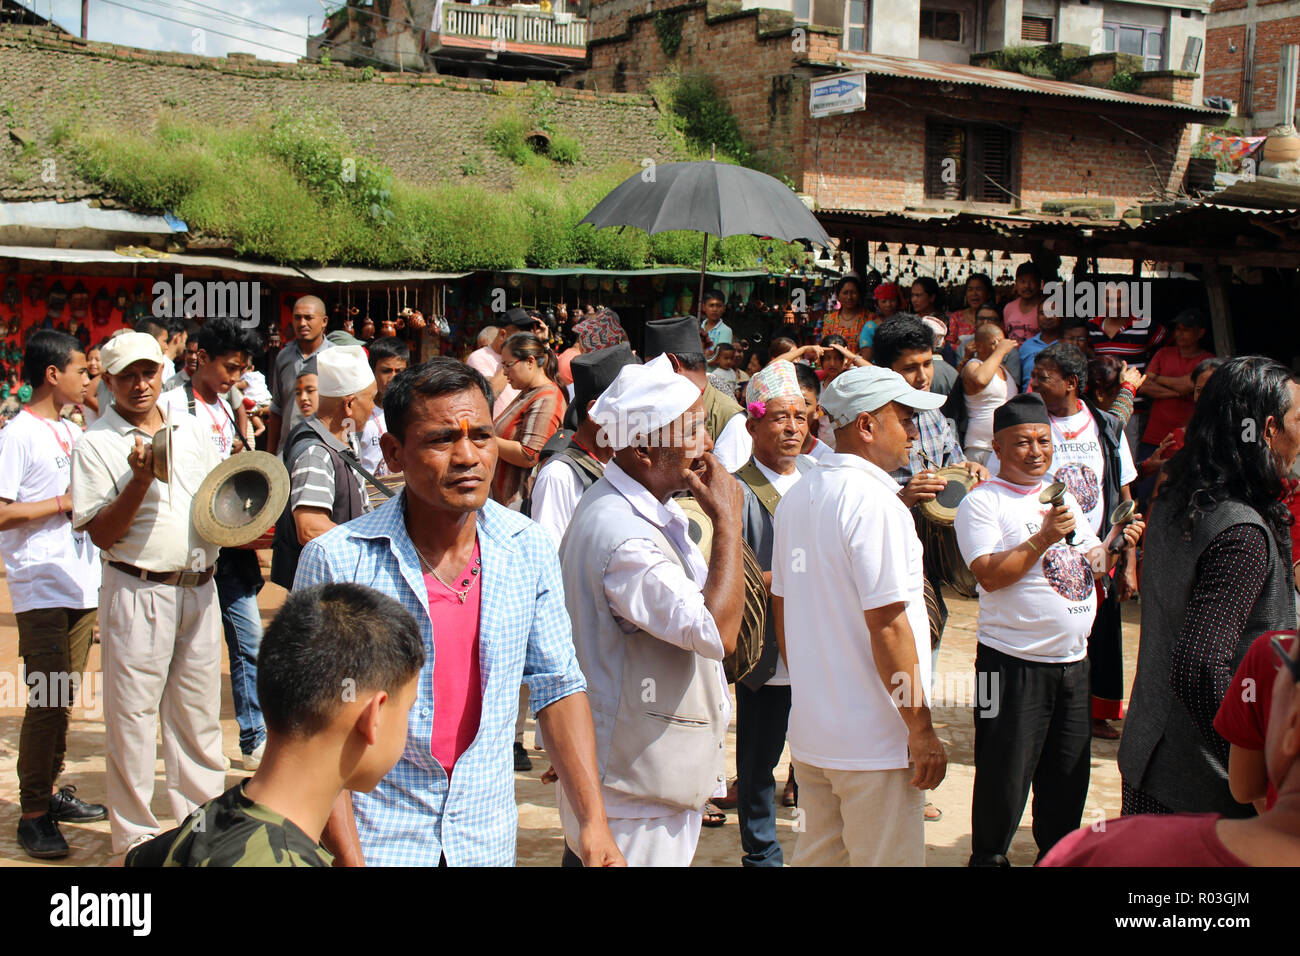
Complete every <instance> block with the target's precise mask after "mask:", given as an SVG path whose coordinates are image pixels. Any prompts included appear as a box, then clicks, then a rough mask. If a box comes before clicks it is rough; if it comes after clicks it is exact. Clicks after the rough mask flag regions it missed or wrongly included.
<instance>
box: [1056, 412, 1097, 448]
mask: <svg viewBox="0 0 1300 956" xmlns="http://www.w3.org/2000/svg"><path fill="white" fill-rule="evenodd" d="M1080 411H1082V403H1080V407H1079V408H1078V409H1076V410H1075V414H1076V415H1077V414H1079V412H1080ZM1058 421H1059V419H1058ZM1091 424H1092V416H1091V415H1089V416H1088V417H1087V418H1086V419H1085V420H1084V423H1083V424H1082V425H1080V426H1079V427H1078V428H1076V429H1075V430H1074V431H1068V430H1067V429H1066V428H1065V426H1064V425H1058V426H1057V427H1058V428H1060V430H1061V434H1062V435H1063V436H1064V437H1065V440H1066V441H1074V440H1075V439H1076V438H1078V437H1079V436H1080V435H1082V434H1083V433H1084V432H1086V431H1087V430H1088V426H1089V425H1091Z"/></svg>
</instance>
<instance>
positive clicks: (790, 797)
mask: <svg viewBox="0 0 1300 956" xmlns="http://www.w3.org/2000/svg"><path fill="white" fill-rule="evenodd" d="M798 802H799V786H798V784H796V783H795V782H794V768H793V767H791V768H790V775H789V776H788V777H786V778H785V789H784V790H783V791H782V792H781V806H783V807H793V806H797V805H798Z"/></svg>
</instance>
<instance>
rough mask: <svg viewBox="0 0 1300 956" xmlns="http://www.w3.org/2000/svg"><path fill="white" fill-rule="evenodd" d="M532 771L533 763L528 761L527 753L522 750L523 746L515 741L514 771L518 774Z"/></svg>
mask: <svg viewBox="0 0 1300 956" xmlns="http://www.w3.org/2000/svg"><path fill="white" fill-rule="evenodd" d="M532 769H533V762H532V761H531V760H529V759H528V751H527V750H525V749H524V745H523V744H521V743H520V742H519V741H517V740H516V741H515V770H516V771H517V772H519V773H524V772H525V771H527V770H532Z"/></svg>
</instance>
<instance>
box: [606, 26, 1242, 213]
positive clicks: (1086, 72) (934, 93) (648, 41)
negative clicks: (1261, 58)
mask: <svg viewBox="0 0 1300 956" xmlns="http://www.w3.org/2000/svg"><path fill="white" fill-rule="evenodd" d="M602 6H605V4H600V3H597V4H595V5H594V6H593V8H592V25H593V33H595V32H596V29H597V25H599V30H600V32H601V33H602V34H603V35H602V36H597V37H594V38H593V39H592V40H591V41H590V42H589V44H588V50H589V62H590V69H589V70H588V72H587V73H586V74H585V75H584V76H583V77H582V78H581V82H583V83H584V84H585V85H586V86H587V87H588V88H595V89H599V90H627V91H639V90H644V89H646V88H647V86H648V85H649V84H650V83H651V82H652V81H653V80H654V79H655V78H656V77H658V76H661V75H664V74H666V73H669V72H671V71H674V70H678V71H681V72H684V73H697V74H704V75H707V76H709V77H711V78H712V80H713V82H714V84H715V86H716V87H717V89H718V91H719V93H720V94H721V96H722V98H723V99H724V100H725V101H726V103H727V105H728V106H729V107H730V109H731V110H732V112H733V113H734V114H735V115H736V117H737V118H738V120H739V122H740V124H741V128H742V130H743V131H744V133H745V134H746V136H747V138H748V140H749V142H750V143H751V144H752V145H753V147H754V149H755V152H756V153H757V154H758V157H759V161H760V163H762V164H764V165H766V166H767V167H768V168H769V169H770V170H771V171H773V172H776V173H780V174H784V175H785V176H788V177H789V178H790V179H791V180H792V181H793V183H794V184H795V187H796V188H797V189H798V190H799V191H800V192H802V193H804V194H806V195H809V196H811V197H812V199H813V200H814V201H815V202H816V204H817V206H818V207H819V208H821V209H873V210H900V209H904V208H921V207H931V208H942V209H946V210H964V211H979V212H991V213H1008V212H1011V211H1013V210H1031V211H1037V210H1039V209H1041V208H1042V207H1043V205H1044V203H1048V204H1050V203H1051V202H1052V201H1054V200H1056V201H1060V200H1078V199H1085V200H1095V201H1096V208H1098V209H1101V210H1103V212H1106V211H1108V212H1109V215H1110V216H1111V217H1114V216H1116V215H1117V214H1118V213H1120V212H1122V211H1123V210H1125V209H1126V208H1129V207H1132V206H1135V205H1137V204H1138V203H1140V202H1143V201H1146V200H1152V199H1163V198H1168V197H1170V196H1173V195H1175V194H1177V193H1178V192H1179V191H1180V188H1181V184H1182V179H1183V175H1184V172H1185V170H1186V165H1187V159H1188V156H1189V153H1190V148H1191V143H1192V133H1193V124H1198V123H1204V122H1207V121H1208V122H1217V121H1218V120H1219V119H1220V118H1221V117H1222V114H1221V113H1215V112H1212V111H1207V110H1205V109H1204V108H1202V107H1200V106H1199V105H1197V103H1198V101H1197V100H1196V85H1197V79H1198V77H1197V75H1196V74H1195V73H1191V72H1185V71H1176V70H1166V69H1160V70H1144V69H1143V67H1144V66H1146V65H1148V64H1145V63H1144V62H1143V61H1142V60H1141V59H1140V58H1138V57H1129V56H1126V55H1125V54H1120V53H1115V52H1111V53H1096V54H1089V52H1088V50H1087V49H1086V48H1059V47H1058V48H1057V49H1058V50H1060V51H1061V53H1060V55H1061V56H1063V57H1066V58H1067V59H1069V61H1070V64H1071V68H1073V69H1075V70H1076V72H1075V74H1074V81H1073V82H1061V81H1057V80H1051V79H1043V78H1040V77H1038V76H1029V75H1025V74H1024V73H1022V72H1013V71H1010V70H1007V69H992V68H989V67H988V66H975V65H969V64H966V63H963V64H958V63H939V62H935V61H928V60H921V59H917V58H913V57H911V56H894V55H888V54H884V53H880V52H871V51H870V50H868V51H867V52H855V51H852V50H846V49H844V34H843V31H842V30H841V29H840V28H836V27H826V26H820V25H817V24H815V23H814V24H806V25H805V24H795V23H793V21H792V20H791V18H790V16H789V15H788V14H783V13H780V12H776V11H769V10H757V9H750V10H733V11H732V12H723V13H718V12H713V11H712V10H711V8H710V7H708V6H707V5H706V4H705V3H703V2H691V3H686V4H677V5H676V6H674V7H667V8H662V9H658V10H656V11H654V12H649V13H647V12H640V13H633V14H631V15H627V16H625V17H623V18H621V19H622V27H621V29H620V30H619V31H618V32H614V30H615V27H614V26H613V24H612V21H611V19H610V18H609V17H603V18H600V19H598V18H597V16H596V14H597V11H598V10H600V8H601V7H602ZM666 25H667V26H668V27H669V28H671V30H672V31H674V33H673V36H674V38H675V39H676V43H668V44H665V43H664V42H663V36H662V35H661V34H663V33H664V32H665V29H666ZM867 45H868V46H869V47H870V43H868V44H867ZM669 51H671V55H670V52H669ZM971 59H974V60H981V61H985V62H996V56H995V55H993V54H989V53H984V54H976V55H974V56H973V57H972V58H971ZM853 72H861V73H865V74H866V109H865V110H862V111H859V112H853V113H848V114H844V115H839V116H831V117H826V118H818V119H814V118H812V117H811V116H810V115H809V105H808V104H809V83H810V81H812V80H813V79H815V78H817V77H822V76H830V75H834V74H838V73H853ZM1117 74H1122V79H1123V80H1124V81H1125V82H1123V83H1119V82H1116V79H1117ZM1121 85H1123V86H1128V87H1130V88H1132V87H1134V86H1136V91H1135V92H1126V91H1122V90H1121V89H1116V88H1112V87H1115V86H1121Z"/></svg>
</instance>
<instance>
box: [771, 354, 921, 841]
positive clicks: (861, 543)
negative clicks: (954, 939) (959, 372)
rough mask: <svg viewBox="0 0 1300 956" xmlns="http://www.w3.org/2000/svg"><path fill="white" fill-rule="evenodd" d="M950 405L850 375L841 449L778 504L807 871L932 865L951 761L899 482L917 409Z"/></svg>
mask: <svg viewBox="0 0 1300 956" xmlns="http://www.w3.org/2000/svg"><path fill="white" fill-rule="evenodd" d="M943 401H944V397H943V396H942V395H935V394H933V393H932V392H922V391H918V390H917V389H914V388H912V387H911V386H910V385H908V384H907V382H906V381H904V380H903V377H902V376H901V375H899V374H898V373H897V372H895V371H892V370H890V369H884V368H880V367H878V366H869V367H862V368H853V369H849V370H848V371H846V372H843V373H842V374H840V375H839V376H837V377H836V379H835V381H834V382H832V383H831V384H830V385H828V386H827V387H826V389H825V391H823V392H822V395H821V406H822V409H823V411H824V412H825V413H826V415H827V416H828V417H829V419H830V421H831V424H832V425H834V426H835V447H836V451H835V453H833V454H828V455H824V456H823V457H822V459H821V461H820V462H819V463H818V465H817V467H815V468H813V469H810V470H809V471H808V472H806V473H805V474H804V476H803V478H801V479H800V480H799V482H798V483H796V484H795V485H794V486H793V487H792V488H791V489H790V490H789V491H787V492H786V493H785V495H784V497H782V499H781V503H780V505H778V506H777V511H776V534H775V538H774V541H773V546H772V553H773V555H774V556H775V557H774V559H773V564H772V613H773V614H774V615H775V617H776V621H777V640H778V642H779V644H780V646H781V654H782V657H783V658H784V659H785V662H786V665H787V667H789V670H790V686H791V708H790V730H789V736H790V753H791V755H792V757H793V758H794V764H795V775H796V776H797V777H798V780H799V806H800V809H802V810H803V811H804V823H805V826H806V830H805V832H803V833H801V834H800V836H799V843H798V845H797V847H796V850H795V859H794V863H795V865H796V866H828V865H830V866H834V865H838V866H845V865H849V866H922V865H924V863H925V834H924V832H923V827H924V822H923V818H922V807H923V805H924V793H925V791H926V790H931V789H934V788H935V787H937V786H938V785H939V783H940V782H941V781H942V780H943V777H944V774H945V772H946V770H947V757H946V755H945V754H944V749H943V744H942V743H941V742H940V741H939V738H938V736H937V735H936V734H935V732H934V728H933V726H932V725H931V722H930V707H929V691H930V627H929V622H928V620H927V617H926V610H925V599H924V595H923V584H922V581H923V575H922V567H921V542H920V539H919V538H918V537H917V535H916V525H915V523H914V522H913V520H912V515H911V512H909V511H908V510H907V507H906V506H905V505H904V504H903V502H902V500H901V499H900V498H899V497H898V483H897V482H896V481H894V479H893V477H891V475H890V472H891V471H893V470H894V469H896V468H901V467H902V466H903V465H905V464H906V463H907V461H908V454H909V450H910V448H911V444H912V441H913V440H914V439H915V437H916V436H917V434H918V432H917V429H916V425H915V424H914V423H913V421H912V414H913V411H914V410H915V409H927V408H938V407H940V405H942V404H943ZM909 764H912V765H914V769H909Z"/></svg>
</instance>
